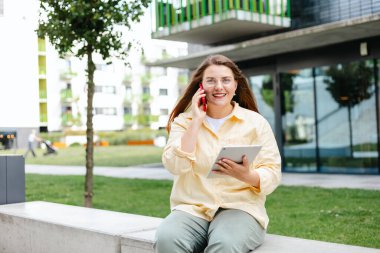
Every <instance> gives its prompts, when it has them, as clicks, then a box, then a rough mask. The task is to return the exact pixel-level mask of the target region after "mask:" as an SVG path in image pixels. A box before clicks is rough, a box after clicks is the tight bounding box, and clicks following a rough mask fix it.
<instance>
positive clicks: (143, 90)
mask: <svg viewBox="0 0 380 253" xmlns="http://www.w3.org/2000/svg"><path fill="white" fill-rule="evenodd" d="M142 92H143V94H150V88H149V87H147V86H144V87H143V88H142Z"/></svg>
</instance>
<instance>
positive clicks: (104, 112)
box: [95, 107, 116, 116]
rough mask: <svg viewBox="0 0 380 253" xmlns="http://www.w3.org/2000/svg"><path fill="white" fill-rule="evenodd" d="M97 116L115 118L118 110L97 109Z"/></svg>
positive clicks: (109, 108)
mask: <svg viewBox="0 0 380 253" xmlns="http://www.w3.org/2000/svg"><path fill="white" fill-rule="evenodd" d="M95 115H107V116H114V115H116V108H114V107H96V108H95Z"/></svg>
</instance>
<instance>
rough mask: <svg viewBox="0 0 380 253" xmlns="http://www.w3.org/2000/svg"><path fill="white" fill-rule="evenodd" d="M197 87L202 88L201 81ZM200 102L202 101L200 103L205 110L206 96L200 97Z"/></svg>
mask: <svg viewBox="0 0 380 253" xmlns="http://www.w3.org/2000/svg"><path fill="white" fill-rule="evenodd" d="M199 87H200V88H201V89H202V90H203V85H202V83H200V84H199ZM201 103H202V105H203V111H206V110H207V107H206V104H207V101H206V98H205V97H203V98H201Z"/></svg>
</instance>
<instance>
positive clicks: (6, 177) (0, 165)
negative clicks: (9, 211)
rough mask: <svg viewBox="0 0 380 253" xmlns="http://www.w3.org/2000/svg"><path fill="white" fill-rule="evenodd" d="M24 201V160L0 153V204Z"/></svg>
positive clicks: (19, 156) (20, 157)
mask: <svg viewBox="0 0 380 253" xmlns="http://www.w3.org/2000/svg"><path fill="white" fill-rule="evenodd" d="M20 202H25V160H24V157H23V156H21V155H0V205H2V204H11V203H20Z"/></svg>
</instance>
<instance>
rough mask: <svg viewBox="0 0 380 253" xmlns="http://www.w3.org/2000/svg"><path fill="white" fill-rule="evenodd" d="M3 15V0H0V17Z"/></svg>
mask: <svg viewBox="0 0 380 253" xmlns="http://www.w3.org/2000/svg"><path fill="white" fill-rule="evenodd" d="M1 16H4V0H0V17H1Z"/></svg>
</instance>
